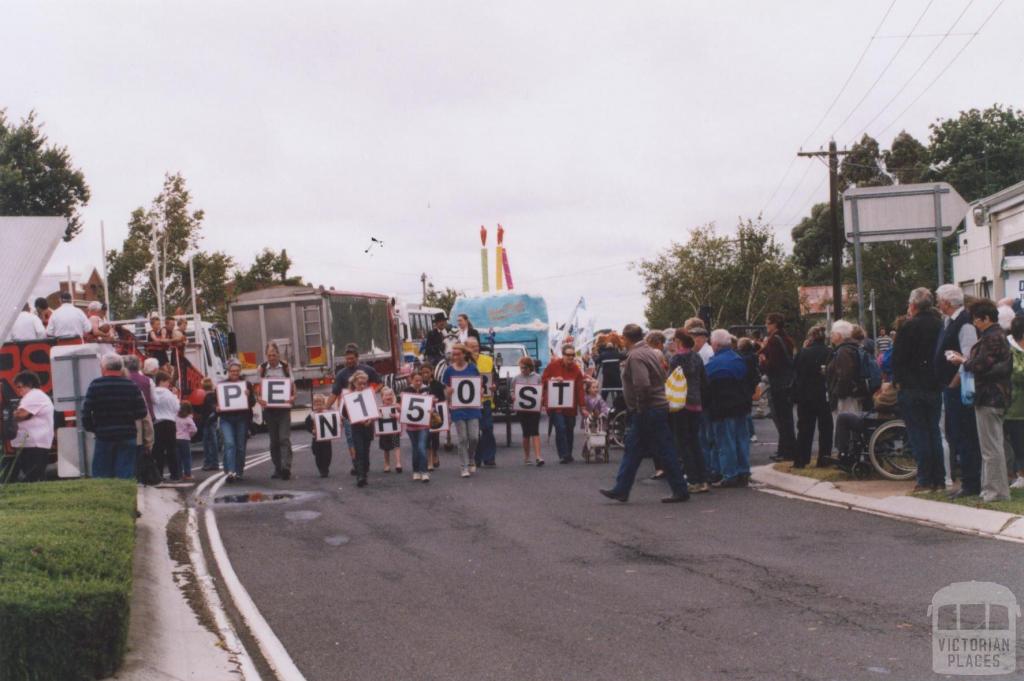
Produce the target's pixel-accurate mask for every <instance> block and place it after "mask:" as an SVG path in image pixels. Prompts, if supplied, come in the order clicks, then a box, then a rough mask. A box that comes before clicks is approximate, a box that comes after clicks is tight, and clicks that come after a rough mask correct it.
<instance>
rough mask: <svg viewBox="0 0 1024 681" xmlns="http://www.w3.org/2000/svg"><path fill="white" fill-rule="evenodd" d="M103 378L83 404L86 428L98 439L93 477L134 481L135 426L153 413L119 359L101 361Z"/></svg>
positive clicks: (111, 356)
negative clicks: (125, 372)
mask: <svg viewBox="0 0 1024 681" xmlns="http://www.w3.org/2000/svg"><path fill="white" fill-rule="evenodd" d="M100 369H101V370H102V374H103V375H102V376H100V377H99V378H97V379H95V380H93V382H92V383H90V384H89V388H88V389H87V390H86V391H85V401H84V402H83V403H82V425H83V427H84V428H85V429H86V430H87V431H89V432H90V433H93V434H94V435H95V436H96V445H95V448H94V449H93V456H92V477H94V478H114V477H117V478H122V479H125V480H128V479H131V478H132V477H134V475H135V456H136V453H137V451H138V446H137V444H136V441H135V436H136V430H135V422H136V420H138V419H143V418H146V417H147V416H148V415H149V410H148V409H147V408H146V402H145V400H143V399H142V393H141V392H140V391H139V388H138V386H137V385H135V383H133V382H132V381H131V379H129V378H126V377H125V375H124V363H123V361H122V359H121V357H120V356H118V355H105V356H104V357H103V358H102V359H101V360H100Z"/></svg>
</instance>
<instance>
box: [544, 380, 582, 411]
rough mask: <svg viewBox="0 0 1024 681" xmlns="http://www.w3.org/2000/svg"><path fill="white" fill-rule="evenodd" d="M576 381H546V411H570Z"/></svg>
mask: <svg viewBox="0 0 1024 681" xmlns="http://www.w3.org/2000/svg"><path fill="white" fill-rule="evenodd" d="M575 383H576V381H567V380H564V379H561V378H554V379H552V380H550V381H548V399H547V403H546V404H545V405H544V406H546V407H547V408H548V409H572V408H573V403H574V401H575V399H574V398H575V397H576V391H575V389H574V388H575V387H576V386H575Z"/></svg>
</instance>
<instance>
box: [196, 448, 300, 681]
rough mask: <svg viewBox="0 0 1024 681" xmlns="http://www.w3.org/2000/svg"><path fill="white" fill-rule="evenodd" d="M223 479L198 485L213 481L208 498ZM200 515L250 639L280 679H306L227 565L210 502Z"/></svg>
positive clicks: (265, 458) (264, 459)
mask: <svg viewBox="0 0 1024 681" xmlns="http://www.w3.org/2000/svg"><path fill="white" fill-rule="evenodd" d="M308 448H309V445H300V446H298V447H294V448H293V451H298V450H302V449H308ZM269 460H270V456H269V455H268V456H257V457H256V458H254V459H252V460H251V461H248V462H246V464H245V469H246V470H248V469H249V468H251V467H253V466H258V465H259V464H261V463H266V462H267V461H269ZM226 479H227V478H226V476H225V475H224V474H223V473H222V474H220V475H217V476H211V477H210V478H209V479H208V480H204V481H203V483H204V485H203V486H201V488H202V487H204V486H205V484H206V483H207V482H208V481H209V480H216V482H212V483H210V485H211V486H210V492H209V495H208V496H209V498H211V499H212V498H213V496H214V495H215V494H217V491H218V490H219V489H220V488H221V486H222V485H223V484H224V481H225V480H226ZM197 491H198V490H197ZM203 517H204V520H205V521H206V534H207V537H208V538H209V540H210V551H211V552H212V553H213V560H214V562H216V563H217V567H218V569H219V570H220V573H221V576H222V577H223V578H224V584H225V586H227V588H228V593H229V594H231V600H232V601H233V602H234V604H235V607H236V608H238V612H239V613H241V615H242V619H243V620H245V623H246V625H247V626H248V627H249V631H250V633H251V634H252V636H253V638H255V639H256V643H257V645H259V647H260V651H261V652H262V653H263V657H264V658H265V659H266V660H267V663H268V664H269V665H270V666H271V668H272V669H273V670H274V673H275V674H277V677H278V679H280V681H306V677H305V676H303V675H302V672H300V671H299V668H298V667H296V666H295V662H294V660H292V658H291V655H289V654H288V651H287V650H285V647H284V645H283V644H282V643H281V640H280V639H279V638H278V637H277V634H275V633H274V630H273V629H271V628H270V625H269V624H267V620H266V619H264V617H263V615H262V614H261V613H260V611H259V608H257V607H256V604H255V603H254V602H253V600H252V597H251V596H250V595H249V592H248V591H246V589H245V587H244V586H242V582H241V580H239V579H238V575H237V574H236V573H235V569H234V568H233V567H232V566H231V559H230V558H228V553H227V550H226V549H225V548H224V542H223V541H222V540H221V537H220V529H219V528H218V527H217V516H216V514H214V512H213V504H212V503H209V504H207V507H206V513H204V514H203ZM257 678H258V677H257Z"/></svg>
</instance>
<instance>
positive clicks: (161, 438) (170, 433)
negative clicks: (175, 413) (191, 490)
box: [153, 421, 181, 480]
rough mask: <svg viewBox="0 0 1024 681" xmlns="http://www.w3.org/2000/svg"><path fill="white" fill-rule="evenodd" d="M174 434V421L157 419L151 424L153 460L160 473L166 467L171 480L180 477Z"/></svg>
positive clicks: (175, 432)
mask: <svg viewBox="0 0 1024 681" xmlns="http://www.w3.org/2000/svg"><path fill="white" fill-rule="evenodd" d="M176 436H177V429H176V427H175V424H174V421H157V422H156V425H154V426H153V460H154V461H155V462H156V467H157V470H159V471H160V475H163V474H164V468H165V467H166V468H167V472H168V473H170V474H171V479H172V480H177V479H178V478H180V477H181V466H180V465H179V464H178V448H177V442H176V441H175V437H176Z"/></svg>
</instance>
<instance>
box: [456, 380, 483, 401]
mask: <svg viewBox="0 0 1024 681" xmlns="http://www.w3.org/2000/svg"><path fill="white" fill-rule="evenodd" d="M481 384H482V381H481V380H480V377H479V376H460V377H455V378H452V409H479V408H480V390H481Z"/></svg>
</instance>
